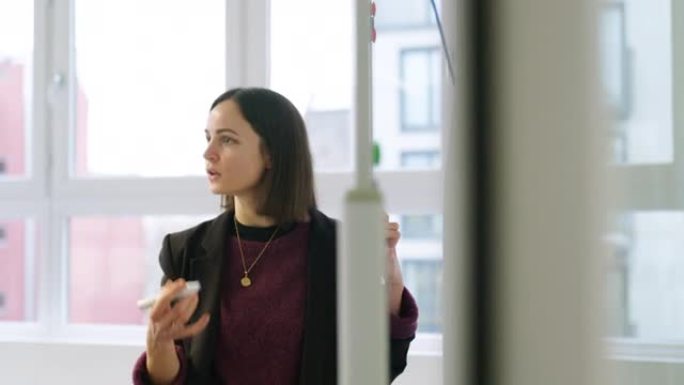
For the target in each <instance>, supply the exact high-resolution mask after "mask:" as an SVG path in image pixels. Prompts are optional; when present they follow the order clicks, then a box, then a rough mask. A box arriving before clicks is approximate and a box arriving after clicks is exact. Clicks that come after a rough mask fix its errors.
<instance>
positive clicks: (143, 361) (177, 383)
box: [133, 345, 188, 385]
mask: <svg viewBox="0 0 684 385" xmlns="http://www.w3.org/2000/svg"><path fill="white" fill-rule="evenodd" d="M176 354H177V355H178V361H179V362H180V369H179V370H178V375H176V379H174V380H173V382H172V383H171V385H183V384H185V380H186V378H187V374H188V369H187V365H186V364H185V351H184V350H183V346H182V345H176ZM133 385H153V384H152V381H151V380H150V375H149V373H148V372H147V354H146V353H144V352H143V353H142V354H141V355H140V357H139V358H138V360H137V361H136V363H135V366H134V367H133Z"/></svg>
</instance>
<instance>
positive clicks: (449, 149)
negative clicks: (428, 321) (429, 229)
mask: <svg viewBox="0 0 684 385" xmlns="http://www.w3.org/2000/svg"><path fill="white" fill-rule="evenodd" d="M466 3H467V1H461V0H458V1H456V0H454V1H443V2H442V15H443V25H444V34H445V36H446V37H450V38H451V39H450V40H447V41H446V44H448V50H447V51H448V52H449V53H451V54H452V57H451V62H452V63H454V65H455V67H454V79H453V80H454V84H452V83H450V82H448V81H446V79H447V77H448V76H449V74H448V71H447V70H446V69H445V70H444V71H442V75H443V76H442V78H443V79H445V81H443V82H442V95H443V96H444V97H443V103H442V105H443V108H442V121H443V122H444V124H443V131H444V141H443V142H442V153H443V154H444V166H443V168H442V169H443V173H444V186H443V197H444V198H443V199H444V206H443V207H444V228H445V229H447V231H446V233H448V234H450V236H448V237H444V242H443V250H444V252H443V255H444V271H443V274H444V277H443V280H442V281H443V288H442V290H443V293H442V301H443V302H442V304H441V305H442V306H443V310H444V311H443V313H442V314H444V323H443V324H444V331H443V339H442V345H443V347H442V351H443V365H442V373H443V379H444V380H443V383H444V384H454V385H465V384H467V383H468V378H469V376H470V373H469V372H468V370H471V368H472V365H471V364H470V361H471V360H472V354H471V352H470V351H469V347H470V340H469V339H468V338H469V336H470V333H469V332H468V331H469V327H470V324H469V322H468V321H469V319H470V317H469V314H470V312H471V308H470V306H469V305H470V303H469V302H468V299H469V298H470V297H471V292H470V291H469V288H470V287H471V282H470V280H469V279H470V275H469V274H468V272H469V271H470V270H471V266H470V264H469V263H468V262H469V260H468V255H469V253H470V252H471V251H472V250H471V248H470V239H471V237H470V236H469V234H470V231H471V230H472V229H471V228H470V227H471V226H469V223H470V222H469V220H468V218H469V215H470V214H469V213H468V208H469V207H471V205H470V204H469V197H468V183H469V178H470V175H467V170H469V169H470V167H468V159H469V157H470V152H469V151H470V148H469V146H468V145H467V143H469V139H468V136H467V134H468V133H467V123H468V122H469V121H470V116H467V115H466V114H467V113H468V112H469V111H470V106H471V99H470V96H471V94H470V92H469V86H470V83H469V82H467V81H465V79H470V78H471V76H470V68H469V67H468V64H469V60H470V57H469V54H470V46H469V44H468V42H469V28H468V27H469V24H468V22H469V20H468V18H467V17H466V15H468V14H469V13H468V12H466V10H465V7H466V6H467V4H466ZM455 59H457V60H455ZM443 63H445V65H446V61H444V62H443Z"/></svg>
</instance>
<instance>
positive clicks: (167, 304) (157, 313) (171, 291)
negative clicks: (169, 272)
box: [150, 278, 185, 321]
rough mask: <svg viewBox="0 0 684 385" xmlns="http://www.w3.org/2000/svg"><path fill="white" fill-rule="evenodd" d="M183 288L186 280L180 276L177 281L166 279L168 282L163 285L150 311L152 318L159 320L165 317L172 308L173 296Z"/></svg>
mask: <svg viewBox="0 0 684 385" xmlns="http://www.w3.org/2000/svg"><path fill="white" fill-rule="evenodd" d="M183 288H185V280H184V279H182V278H179V279H177V280H175V281H171V280H169V281H166V284H164V286H163V287H162V289H161V291H160V293H159V295H158V296H157V300H156V301H155V303H154V306H153V307H152V310H151V311H150V319H151V320H152V321H158V320H160V319H161V318H162V317H164V316H165V315H166V314H167V313H168V312H169V309H171V302H172V301H173V298H174V297H175V296H176V295H177V294H178V293H180V292H181V291H182V290H183Z"/></svg>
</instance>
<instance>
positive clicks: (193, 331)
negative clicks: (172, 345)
mask: <svg viewBox="0 0 684 385" xmlns="http://www.w3.org/2000/svg"><path fill="white" fill-rule="evenodd" d="M208 324H209V313H204V314H202V316H201V317H200V318H199V319H198V320H197V321H195V323H192V324H190V325H187V326H184V327H183V328H182V329H180V330H179V331H178V332H176V333H175V334H174V336H173V339H174V340H180V339H183V338H188V337H192V336H194V335H197V334H198V333H200V332H201V331H202V330H204V328H206V327H207V325H208Z"/></svg>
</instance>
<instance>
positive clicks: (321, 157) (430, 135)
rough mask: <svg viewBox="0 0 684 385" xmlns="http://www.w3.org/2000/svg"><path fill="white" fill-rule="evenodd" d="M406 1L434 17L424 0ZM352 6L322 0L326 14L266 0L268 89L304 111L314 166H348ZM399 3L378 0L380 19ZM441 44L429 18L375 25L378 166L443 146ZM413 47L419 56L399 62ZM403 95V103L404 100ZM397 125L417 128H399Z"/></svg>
mask: <svg viewBox="0 0 684 385" xmlns="http://www.w3.org/2000/svg"><path fill="white" fill-rule="evenodd" d="M403 2H405V3H406V4H409V5H410V6H416V7H419V9H421V10H423V11H424V12H428V15H430V17H433V16H432V9H431V8H430V7H429V2H425V4H422V3H421V2H419V1H414V0H407V1H403ZM352 5H353V3H352V2H351V0H331V1H329V2H326V12H328V13H329V14H334V15H335V17H333V18H323V17H320V15H319V12H318V10H319V6H320V4H319V2H317V1H315V0H303V1H297V2H290V1H285V0H273V1H271V62H270V64H271V66H270V68H271V73H270V79H271V87H272V88H273V89H275V90H276V91H278V92H281V93H282V94H284V95H285V96H286V97H288V98H289V99H291V100H292V101H293V102H294V103H295V105H296V106H297V108H298V109H299V111H300V112H301V113H302V115H303V116H304V118H305V120H306V123H307V128H308V132H309V137H310V142H311V147H312V152H313V157H314V166H315V168H316V169H317V170H319V171H321V170H349V169H351V167H352V159H353V152H352V151H353V142H352V139H353V131H352V127H353V124H354V122H353V121H352V120H351V119H352V116H353V115H352V113H351V112H352V108H353V96H352V95H353V94H352V91H353V89H354V88H353V86H354V84H353V82H354V77H353V74H354V72H353V69H354V68H353V65H354V64H353V61H352V60H353V55H352V53H353V49H354V47H353V36H354V35H353V30H352V27H353V25H354V23H353V22H352V10H353V7H352ZM385 8H387V9H385ZM399 8H401V7H395V6H393V5H390V4H385V6H382V5H381V4H378V16H377V17H378V18H380V17H381V16H380V15H382V13H383V12H394V11H397V10H398V9H399ZM401 12H404V10H402V11H401ZM409 14H413V12H409ZM312 31H315V33H312ZM440 44H441V43H440V39H439V33H438V32H437V27H436V25H435V24H433V23H430V24H428V25H427V26H425V27H424V28H414V27H412V26H410V25H397V26H396V27H392V28H379V29H378V36H377V40H376V42H375V44H374V48H373V71H374V73H373V135H374V140H375V141H376V143H377V144H378V145H379V147H380V154H381V156H380V163H379V164H378V166H377V167H378V168H381V169H399V168H401V167H402V165H401V153H402V152H405V151H417V150H422V151H432V150H434V149H439V148H440V143H439V140H440V135H441V133H440V115H441V106H440V103H441V96H440V94H441V90H440V88H439V86H438V85H439V84H441V78H442V73H441V71H442V56H441V55H442V54H441V51H440V50H439V49H438V47H439V46H440ZM413 50H415V51H416V52H421V54H420V55H413V56H412V55H411V54H410V53H409V55H408V58H407V59H406V60H407V61H408V62H407V63H404V59H402V57H403V54H402V52H413ZM403 66H405V67H406V70H405V71H404V75H405V78H404V75H402V67H403ZM404 94H405V95H404ZM402 95H403V96H402ZM405 96H406V97H407V101H406V102H402V98H404V97H405ZM404 120H405V121H406V122H407V123H406V124H405V122H403V121H404ZM402 125H408V126H410V127H412V128H417V130H421V132H404V130H403V126H402ZM425 130H428V131H429V132H424V131H425ZM369 151H370V149H369Z"/></svg>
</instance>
